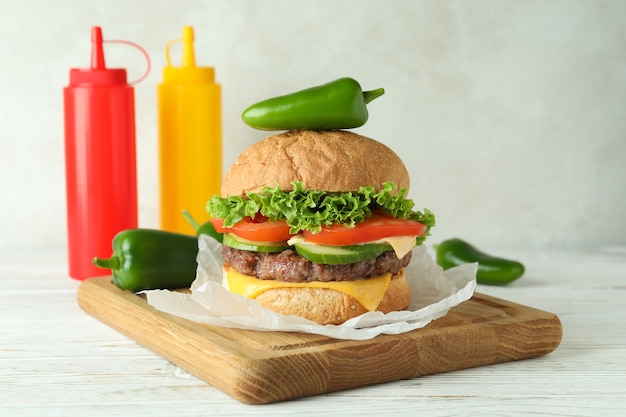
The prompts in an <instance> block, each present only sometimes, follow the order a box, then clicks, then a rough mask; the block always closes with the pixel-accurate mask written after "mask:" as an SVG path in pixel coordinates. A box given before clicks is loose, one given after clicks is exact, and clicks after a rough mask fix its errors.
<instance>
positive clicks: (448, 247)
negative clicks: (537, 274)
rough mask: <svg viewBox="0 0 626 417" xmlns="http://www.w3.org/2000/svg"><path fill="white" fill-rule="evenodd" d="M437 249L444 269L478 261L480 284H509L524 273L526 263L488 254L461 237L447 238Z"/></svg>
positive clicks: (439, 260) (477, 279)
mask: <svg viewBox="0 0 626 417" xmlns="http://www.w3.org/2000/svg"><path fill="white" fill-rule="evenodd" d="M435 249H436V251H437V263H438V264H439V265H441V266H442V267H443V269H448V268H452V267H453V266H457V265H462V264H465V263H471V262H478V271H477V272H476V282H478V283H480V284H491V285H503V284H508V283H510V282H512V281H515V280H516V279H518V278H519V277H521V276H522V275H523V274H524V265H523V264H521V263H520V262H517V261H514V260H510V259H504V258H498V257H495V256H491V255H488V254H486V253H484V252H481V251H480V250H478V249H477V248H476V247H474V246H472V245H470V244H469V243H467V242H465V241H463V240H461V239H449V240H445V241H443V242H441V243H440V244H439V245H436V247H435Z"/></svg>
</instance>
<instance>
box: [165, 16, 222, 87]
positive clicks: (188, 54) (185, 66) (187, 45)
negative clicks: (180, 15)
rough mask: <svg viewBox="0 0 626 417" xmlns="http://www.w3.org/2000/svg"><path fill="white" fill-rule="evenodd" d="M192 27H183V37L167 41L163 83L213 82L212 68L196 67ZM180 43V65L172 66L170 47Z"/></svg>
mask: <svg viewBox="0 0 626 417" xmlns="http://www.w3.org/2000/svg"><path fill="white" fill-rule="evenodd" d="M193 41H194V36H193V27H191V26H183V36H182V38H180V39H175V40H172V41H169V42H168V43H167V45H166V46H165V59H166V61H167V66H166V67H165V68H163V82H165V83H168V82H175V83H210V84H213V83H214V82H215V71H214V69H213V68H212V67H197V66H196V55H195V52H194V48H193ZM178 42H180V43H182V44H183V45H182V56H181V61H182V62H181V65H180V66H174V65H172V60H171V59H170V47H171V46H172V45H173V44H174V43H178Z"/></svg>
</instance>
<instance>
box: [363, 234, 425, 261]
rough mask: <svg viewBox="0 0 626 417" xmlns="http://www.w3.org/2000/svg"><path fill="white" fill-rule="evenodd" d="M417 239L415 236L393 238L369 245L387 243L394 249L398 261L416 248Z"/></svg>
mask: <svg viewBox="0 0 626 417" xmlns="http://www.w3.org/2000/svg"><path fill="white" fill-rule="evenodd" d="M415 238H416V237H415V236H393V237H386V238H383V239H380V240H377V241H375V242H368V243H386V244H388V245H389V246H391V247H392V248H393V250H394V251H395V252H396V256H397V257H398V259H402V258H404V257H405V256H406V254H407V253H409V252H411V251H412V250H413V248H414V247H415Z"/></svg>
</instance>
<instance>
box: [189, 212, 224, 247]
mask: <svg viewBox="0 0 626 417" xmlns="http://www.w3.org/2000/svg"><path fill="white" fill-rule="evenodd" d="M183 216H185V219H187V221H188V222H189V224H190V225H191V227H193V228H194V230H195V231H196V236H198V237H200V235H209V236H210V237H212V238H213V239H215V240H217V241H218V242H220V243H222V242H223V241H224V233H220V232H218V231H217V230H215V227H214V226H213V223H211V222H210V221H208V222H206V223H204V224H203V225H200V224H198V222H197V221H196V219H194V218H193V216H192V215H191V213H189V212H188V211H187V210H183Z"/></svg>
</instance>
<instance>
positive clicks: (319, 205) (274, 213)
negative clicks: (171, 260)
mask: <svg viewBox="0 0 626 417" xmlns="http://www.w3.org/2000/svg"><path fill="white" fill-rule="evenodd" d="M291 185H292V186H293V190H292V191H282V190H280V189H279V188H278V185H277V186H276V187H274V188H272V187H265V188H263V190H262V191H261V192H259V193H248V194H246V195H245V196H231V197H227V198H225V197H220V196H217V195H215V196H213V197H211V199H210V200H209V202H208V203H207V211H208V212H209V215H210V216H211V217H213V218H219V219H223V220H224V226H225V227H232V226H233V225H235V224H236V223H237V222H239V221H241V220H243V219H244V218H245V217H253V218H254V217H255V216H256V215H257V214H258V213H260V214H261V215H263V216H265V217H267V218H268V219H269V220H270V221H277V220H285V221H286V222H287V224H288V225H289V227H290V232H291V233H298V232H301V231H303V230H309V231H311V232H313V233H317V232H319V231H320V230H321V228H322V226H330V225H333V224H343V225H345V226H346V227H354V225H355V224H357V223H360V222H362V221H364V220H365V219H367V218H368V217H370V216H371V215H372V211H374V210H381V211H383V212H384V213H386V214H389V215H391V216H393V217H395V218H397V219H410V220H415V221H418V222H420V223H422V224H424V225H426V233H425V234H424V236H422V237H419V238H418V239H417V244H420V243H422V242H423V241H424V239H425V238H426V237H427V236H429V235H430V228H431V227H434V226H435V216H434V214H433V213H432V212H430V210H428V209H424V212H420V211H414V210H413V206H414V203H413V200H410V199H407V198H405V197H406V193H407V190H406V189H404V188H401V189H399V190H398V191H397V193H395V195H394V192H395V191H396V190H397V189H398V187H397V186H396V185H395V184H394V183H393V182H386V183H384V184H383V188H382V189H381V190H380V191H379V192H376V191H375V189H374V187H361V188H359V190H358V191H357V192H352V191H349V192H325V191H319V190H305V189H304V188H303V186H302V183H301V182H300V181H293V182H292V183H291Z"/></svg>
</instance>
